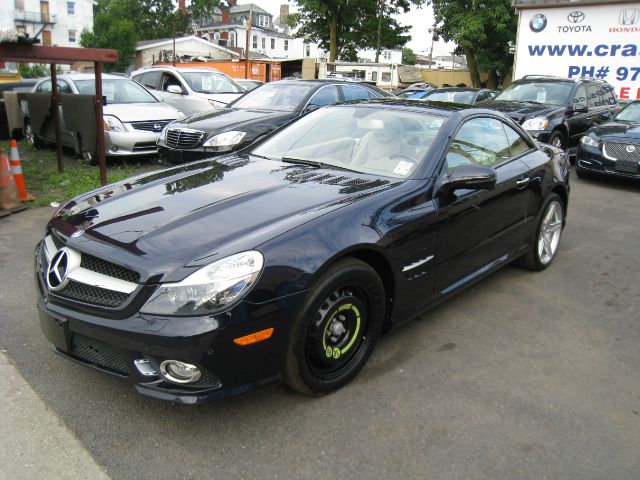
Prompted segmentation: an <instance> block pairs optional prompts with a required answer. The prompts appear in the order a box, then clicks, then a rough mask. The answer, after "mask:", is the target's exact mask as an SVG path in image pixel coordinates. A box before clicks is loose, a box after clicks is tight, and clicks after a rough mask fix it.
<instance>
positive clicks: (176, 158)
mask: <svg viewBox="0 0 640 480" xmlns="http://www.w3.org/2000/svg"><path fill="white" fill-rule="evenodd" d="M157 148H158V155H159V157H160V160H162V161H164V162H168V163H185V162H191V161H194V160H203V159H205V158H212V157H218V156H220V155H224V153H216V152H209V151H205V150H203V149H194V150H174V149H173V148H169V147H166V146H164V145H162V144H159V145H158V147H157ZM225 153H229V152H225Z"/></svg>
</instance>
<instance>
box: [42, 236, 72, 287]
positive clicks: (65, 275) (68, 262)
mask: <svg viewBox="0 0 640 480" xmlns="http://www.w3.org/2000/svg"><path fill="white" fill-rule="evenodd" d="M79 266H80V254H78V253H76V252H74V251H73V250H70V249H68V248H66V247H64V248H61V249H60V250H58V251H57V252H56V254H55V255H54V256H53V258H52V259H51V263H49V268H47V278H46V280H47V287H49V290H51V291H52V292H57V291H58V290H62V289H63V288H64V287H66V286H67V283H69V274H70V273H71V272H72V271H73V270H75V269H76V268H78V267H79Z"/></svg>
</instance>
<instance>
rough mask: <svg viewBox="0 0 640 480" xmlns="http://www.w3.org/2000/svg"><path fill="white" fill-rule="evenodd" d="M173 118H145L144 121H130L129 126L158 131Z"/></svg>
mask: <svg viewBox="0 0 640 480" xmlns="http://www.w3.org/2000/svg"><path fill="white" fill-rule="evenodd" d="M170 122H173V120H146V121H144V122H131V126H132V127H133V128H134V129H136V130H145V131H147V132H157V133H160V132H161V131H162V129H163V128H164V127H166V126H167V125H168V124H169V123H170Z"/></svg>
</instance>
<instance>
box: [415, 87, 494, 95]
mask: <svg viewBox="0 0 640 480" xmlns="http://www.w3.org/2000/svg"><path fill="white" fill-rule="evenodd" d="M480 90H488V89H487V88H473V87H442V88H433V89H431V90H428V92H429V94H431V93H433V92H436V93H437V92H479V91H480Z"/></svg>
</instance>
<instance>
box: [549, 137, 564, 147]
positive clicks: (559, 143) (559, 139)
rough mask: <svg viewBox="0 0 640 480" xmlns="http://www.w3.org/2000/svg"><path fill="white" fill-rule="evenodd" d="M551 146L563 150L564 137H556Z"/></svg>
mask: <svg viewBox="0 0 640 480" xmlns="http://www.w3.org/2000/svg"><path fill="white" fill-rule="evenodd" d="M551 145H553V146H554V147H558V148H562V137H561V136H560V135H556V136H555V137H554V138H553V140H552V142H551Z"/></svg>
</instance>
